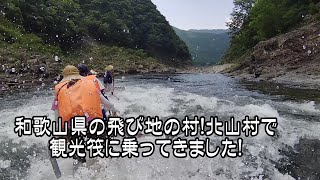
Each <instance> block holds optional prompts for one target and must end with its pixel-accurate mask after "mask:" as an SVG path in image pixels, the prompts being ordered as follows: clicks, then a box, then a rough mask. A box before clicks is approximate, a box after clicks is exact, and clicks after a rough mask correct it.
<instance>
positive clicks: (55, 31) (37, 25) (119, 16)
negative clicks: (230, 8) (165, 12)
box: [0, 0, 190, 60]
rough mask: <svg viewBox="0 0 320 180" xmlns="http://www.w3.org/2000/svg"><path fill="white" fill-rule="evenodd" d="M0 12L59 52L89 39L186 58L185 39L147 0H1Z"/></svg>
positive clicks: (172, 57)
mask: <svg viewBox="0 0 320 180" xmlns="http://www.w3.org/2000/svg"><path fill="white" fill-rule="evenodd" d="M0 11H1V15H2V14H3V15H4V16H5V18H6V19H8V20H10V21H11V22H13V23H15V24H16V25H17V26H19V27H21V28H24V29H25V31H26V32H27V33H33V34H35V35H36V36H38V37H41V39H42V40H43V41H44V42H45V43H49V44H53V45H58V46H59V47H60V48H61V49H62V50H63V51H64V52H70V51H71V50H73V49H78V48H79V47H81V48H82V47H85V45H86V44H88V42H95V43H99V44H103V45H108V46H121V47H126V48H132V49H144V50H145V52H147V53H149V54H150V55H153V56H155V57H158V58H160V59H165V60H173V59H181V60H188V59H190V54H189V52H188V48H187V47H186V45H185V43H184V42H183V41H181V40H180V38H179V37H178V36H177V35H176V34H175V32H174V30H173V29H172V27H171V26H169V23H168V22H167V21H166V19H165V18H164V17H163V16H162V15H161V14H160V12H159V11H158V10H157V9H156V6H155V5H154V4H153V3H152V2H151V1H150V0H135V1H133V0H2V2H1V4H0ZM6 40H7V39H6Z"/></svg>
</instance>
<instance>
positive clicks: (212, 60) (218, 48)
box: [174, 28, 230, 66]
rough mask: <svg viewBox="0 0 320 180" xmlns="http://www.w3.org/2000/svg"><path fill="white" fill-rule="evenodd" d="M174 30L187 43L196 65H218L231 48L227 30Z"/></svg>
mask: <svg viewBox="0 0 320 180" xmlns="http://www.w3.org/2000/svg"><path fill="white" fill-rule="evenodd" d="M174 30H175V31H176V33H177V35H178V36H180V38H181V39H182V40H184V41H185V42H186V44H187V46H188V47H189V50H190V53H191V55H192V59H193V62H194V64H195V65H200V66H204V65H214V64H217V63H218V62H219V61H220V60H221V58H222V57H223V55H224V53H225V51H226V50H227V49H228V47H229V43H230V36H229V34H228V32H227V31H226V30H189V31H184V30H180V29H177V28H174Z"/></svg>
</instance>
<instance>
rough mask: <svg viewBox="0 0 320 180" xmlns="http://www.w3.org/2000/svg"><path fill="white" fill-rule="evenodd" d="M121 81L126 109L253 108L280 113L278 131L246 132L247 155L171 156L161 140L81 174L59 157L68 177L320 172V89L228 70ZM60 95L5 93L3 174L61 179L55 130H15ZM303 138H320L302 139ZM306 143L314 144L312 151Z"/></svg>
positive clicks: (0, 149)
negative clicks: (45, 133)
mask: <svg viewBox="0 0 320 180" xmlns="http://www.w3.org/2000/svg"><path fill="white" fill-rule="evenodd" d="M116 86H124V87H125V88H126V89H125V90H124V91H120V92H116V96H117V97H118V99H117V98H115V97H111V101H112V102H113V103H114V104H115V106H116V107H117V108H118V109H119V110H120V111H121V115H122V116H123V117H138V116H139V115H145V116H159V117H160V118H161V119H166V118H168V117H176V118H178V119H183V118H184V117H185V116H186V115H187V116H190V117H193V116H195V115H197V116H204V117H206V118H209V117H210V116H218V117H219V119H221V120H222V121H223V120H228V119H229V118H230V117H235V119H236V120H237V121H240V120H242V119H244V117H245V116H246V115H248V116H250V117H254V116H256V115H257V116H259V117H276V118H278V126H277V129H276V131H277V132H276V136H273V137H271V136H268V135H267V134H266V133H265V132H264V130H260V132H259V135H258V136H256V137H245V136H244V135H242V138H243V146H242V152H243V155H242V156H241V157H237V158H229V157H225V158H222V157H220V156H217V157H215V158H208V157H200V158H196V159H193V158H190V157H187V158H180V159H179V158H175V157H173V156H170V158H164V157H162V156H161V155H160V153H159V151H158V148H157V147H156V150H155V153H154V154H153V155H152V156H151V157H147V158H143V157H139V158H131V159H128V158H112V159H111V158H105V159H96V160H95V163H94V164H93V165H91V166H85V167H80V168H79V169H78V171H77V173H76V174H75V177H73V176H72V173H70V172H72V165H71V164H72V160H70V159H69V160H62V159H59V161H58V162H59V165H60V168H61V170H62V172H63V173H64V175H63V177H62V179H74V178H75V179H123V180H125V179H217V180H223V179H275V180H277V179H279V180H280V179H308V178H310V179H318V178H319V177H320V174H319V169H320V168H319V167H320V162H319V159H320V157H314V156H315V155H314V154H312V152H319V151H318V150H317V149H313V148H315V147H318V148H319V144H317V142H318V140H319V139H320V118H319V117H320V107H319V97H320V96H319V91H317V90H299V89H292V88H286V87H284V86H281V85H274V84H268V83H249V82H241V81H239V80H236V79H232V78H229V77H226V76H223V75H220V74H180V75H167V76H165V75H161V76H156V75H149V76H148V75H137V76H128V77H124V78H122V79H118V80H117V81H116ZM52 99H53V91H51V90H40V91H35V92H32V93H19V94H16V95H14V96H13V95H8V96H7V97H4V98H2V99H1V105H0V115H1V118H2V119H1V121H0V141H1V144H0V179H55V176H54V173H53V171H52V167H51V164H50V161H49V160H48V157H47V149H46V148H47V141H48V138H47V137H41V138H40V137H35V136H23V137H18V135H17V134H15V133H14V132H13V129H14V119H15V117H17V116H26V117H32V116H42V115H48V116H49V118H53V112H52V111H51V110H50V108H51V103H52ZM169 138H174V137H169ZM193 138H194V137H193ZM138 139H139V140H148V141H154V140H155V139H156V137H153V136H150V135H145V136H142V137H139V138H138ZM210 139H211V142H212V143H211V145H212V146H213V147H216V145H217V144H220V141H221V140H222V139H224V137H218V136H216V135H212V136H211V137H210ZM302 139H303V141H304V142H309V141H316V143H313V144H311V145H310V143H301V142H302ZM301 144H304V145H302V146H306V148H307V150H305V151H309V152H310V153H309V154H308V155H306V152H304V151H303V150H304V147H301ZM213 147H212V148H213ZM297 147H298V149H297ZM212 148H211V149H212ZM299 148H300V151H299ZM301 149H302V150H301ZM299 153H300V155H299ZM316 155H317V154H316ZM318 155H319V154H318ZM308 157H309V159H308ZM317 158H318V159H317ZM88 164H90V163H88ZM298 169H299V170H298ZM301 169H302V170H301Z"/></svg>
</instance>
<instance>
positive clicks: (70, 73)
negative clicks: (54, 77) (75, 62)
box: [61, 65, 82, 82]
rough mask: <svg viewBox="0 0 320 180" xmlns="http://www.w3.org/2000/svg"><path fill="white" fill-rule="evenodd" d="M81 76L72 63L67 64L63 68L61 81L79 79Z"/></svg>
mask: <svg viewBox="0 0 320 180" xmlns="http://www.w3.org/2000/svg"><path fill="white" fill-rule="evenodd" d="M81 78H82V76H80V74H79V70H78V68H77V67H75V66H72V65H67V66H66V67H65V68H64V69H63V79H62V80H61V82H63V81H70V80H71V79H81Z"/></svg>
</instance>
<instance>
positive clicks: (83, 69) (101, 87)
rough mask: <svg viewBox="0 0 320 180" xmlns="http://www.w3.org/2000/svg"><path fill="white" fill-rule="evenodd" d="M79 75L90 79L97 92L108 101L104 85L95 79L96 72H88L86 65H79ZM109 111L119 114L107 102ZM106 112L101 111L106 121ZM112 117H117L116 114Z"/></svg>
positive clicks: (104, 110)
mask: <svg viewBox="0 0 320 180" xmlns="http://www.w3.org/2000/svg"><path fill="white" fill-rule="evenodd" d="M77 68H78V70H79V73H80V75H81V76H83V77H87V78H89V79H92V80H93V81H94V82H96V86H97V88H98V90H99V91H100V92H101V93H102V95H103V96H104V97H105V98H106V99H107V100H108V101H109V98H108V97H107V95H106V93H105V91H106V89H105V87H104V85H103V84H102V83H101V81H100V80H99V79H98V78H97V77H96V74H97V73H96V72H95V71H93V70H90V69H89V67H88V66H87V65H86V64H79V65H78V66H77ZM109 110H112V112H119V111H118V110H117V109H116V108H115V107H114V105H113V104H112V103H111V102H110V101H109ZM107 112H108V111H107V110H106V109H103V117H104V118H105V119H107ZM112 115H113V116H117V114H112Z"/></svg>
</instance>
